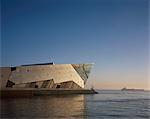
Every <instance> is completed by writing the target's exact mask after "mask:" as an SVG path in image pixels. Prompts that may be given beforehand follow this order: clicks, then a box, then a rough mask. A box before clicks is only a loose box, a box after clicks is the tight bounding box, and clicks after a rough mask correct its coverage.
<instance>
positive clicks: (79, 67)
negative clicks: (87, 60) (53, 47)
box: [72, 64, 93, 83]
mask: <svg viewBox="0 0 150 119" xmlns="http://www.w3.org/2000/svg"><path fill="white" fill-rule="evenodd" d="M92 65H93V64H72V66H73V67H74V69H75V70H76V71H77V73H78V74H79V75H80V77H81V78H82V79H83V80H84V83H86V81H87V79H88V78H89V74H90V71H91V68H92Z"/></svg>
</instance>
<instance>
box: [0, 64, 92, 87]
mask: <svg viewBox="0 0 150 119" xmlns="http://www.w3.org/2000/svg"><path fill="white" fill-rule="evenodd" d="M91 67H92V64H54V63H44V64H30V65H21V66H16V67H1V80H0V81H1V82H0V83H1V89H4V88H52V89H57V88H69V89H80V88H84V86H85V83H86V81H87V79H88V77H89V74H90V70H91Z"/></svg>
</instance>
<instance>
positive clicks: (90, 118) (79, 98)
mask: <svg viewBox="0 0 150 119" xmlns="http://www.w3.org/2000/svg"><path fill="white" fill-rule="evenodd" d="M98 92H99V94H93V95H59V96H36V97H31V98H12V99H1V101H0V102H1V118H2V119H12V118H14V119H34V118H35V119H58V118H61V119H150V92H148V91H117V90H98Z"/></svg>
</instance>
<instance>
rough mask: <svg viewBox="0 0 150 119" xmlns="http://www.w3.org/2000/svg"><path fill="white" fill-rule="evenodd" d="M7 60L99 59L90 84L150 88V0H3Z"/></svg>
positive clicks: (14, 63)
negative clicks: (149, 64)
mask: <svg viewBox="0 0 150 119" xmlns="http://www.w3.org/2000/svg"><path fill="white" fill-rule="evenodd" d="M1 8H2V9H1V36H2V37H1V47H2V48H1V57H2V58H0V60H1V66H18V65H22V64H32V63H45V62H54V63H55V64H57V63H58V64H60V63H63V64H68V63H73V64H75V63H94V67H93V68H92V71H91V75H90V77H89V80H88V82H87V87H91V86H92V85H93V86H94V88H100V89H120V88H123V87H127V88H144V89H150V85H149V83H150V82H149V77H148V75H149V71H148V68H149V67H148V63H149V62H148V61H149V60H148V56H149V41H148V8H149V6H148V0H1Z"/></svg>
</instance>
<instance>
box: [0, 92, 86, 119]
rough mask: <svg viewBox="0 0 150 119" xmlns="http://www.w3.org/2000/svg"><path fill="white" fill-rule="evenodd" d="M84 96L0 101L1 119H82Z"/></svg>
mask: <svg viewBox="0 0 150 119" xmlns="http://www.w3.org/2000/svg"><path fill="white" fill-rule="evenodd" d="M84 111H85V98H84V95H59V96H46V97H32V98H18V99H2V100H1V117H2V118H21V117H22V118H59V117H60V118H72V117H73V118H80V119H82V118H84V113H85V112H84Z"/></svg>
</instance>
